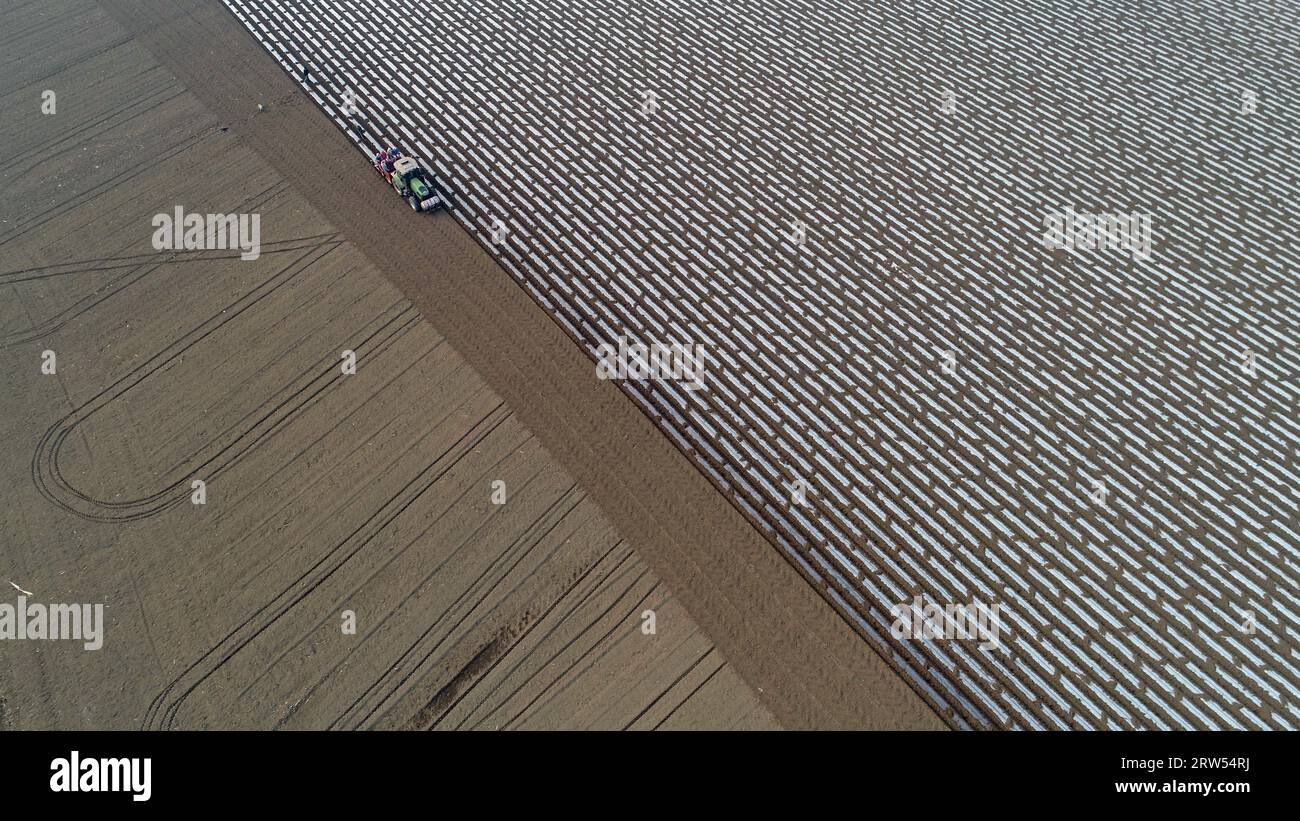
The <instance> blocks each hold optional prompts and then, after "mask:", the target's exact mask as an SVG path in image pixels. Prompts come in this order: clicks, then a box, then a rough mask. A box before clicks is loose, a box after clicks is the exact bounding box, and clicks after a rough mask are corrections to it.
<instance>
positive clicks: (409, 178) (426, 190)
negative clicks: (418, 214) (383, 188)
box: [380, 157, 446, 211]
mask: <svg viewBox="0 0 1300 821" xmlns="http://www.w3.org/2000/svg"><path fill="white" fill-rule="evenodd" d="M380 173H381V174H383V173H384V171H380ZM384 176H386V177H388V181H389V182H390V183H392V186H393V190H394V191H396V192H397V195H398V196H399V197H401V198H403V199H404V200H406V201H407V202H408V203H410V205H411V208H412V209H413V210H415V211H435V210H437V209H438V208H441V207H443V206H444V205H446V202H445V201H444V199H443V197H442V194H441V193H440V192H439V190H438V188H437V187H436V186H435V185H434V182H433V175H432V174H430V173H429V172H428V171H426V170H425V169H424V166H422V165H420V163H419V162H417V161H416V160H413V159H411V158H410V157H402V158H400V159H398V160H396V161H395V162H393V170H392V173H391V174H384Z"/></svg>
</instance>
